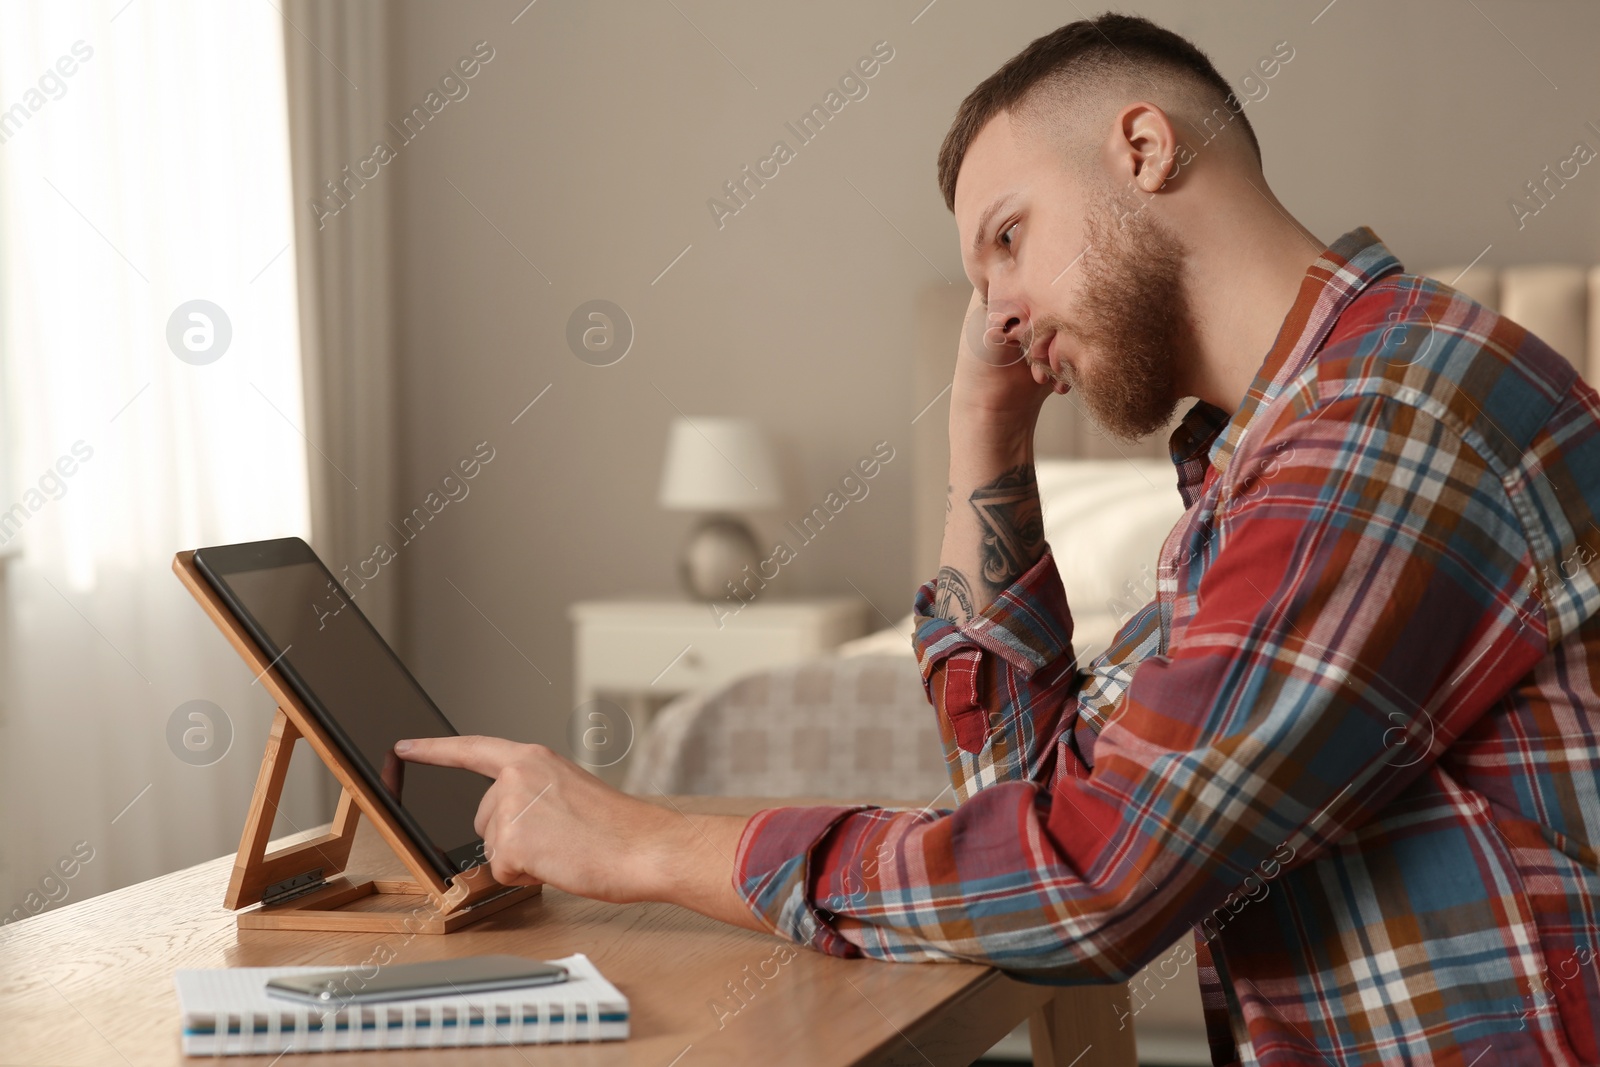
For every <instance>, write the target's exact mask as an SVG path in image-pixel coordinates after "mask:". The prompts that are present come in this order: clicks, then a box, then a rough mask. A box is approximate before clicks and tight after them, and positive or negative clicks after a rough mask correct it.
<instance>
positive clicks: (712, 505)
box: [660, 415, 783, 511]
mask: <svg viewBox="0 0 1600 1067" xmlns="http://www.w3.org/2000/svg"><path fill="white" fill-rule="evenodd" d="M782 500H783V492H782V488H781V486H780V485H779V484H778V464H777V462H776V461H775V460H774V458H773V455H772V446H771V444H770V443H769V442H768V441H767V436H766V434H764V433H762V432H761V428H760V427H759V426H757V425H756V424H755V423H754V422H751V421H750V420H749V419H735V418H721V417H717V416H712V415H696V416H694V417H693V418H678V419H674V420H673V423H672V429H671V431H670V432H669V433H668V434H667V462H666V465H665V466H664V467H663V468H662V471H661V498H660V502H661V506H662V507H664V508H669V509H671V510H673V511H761V510H763V509H766V508H775V507H777V506H778V505H779V504H780V503H781V502H782Z"/></svg>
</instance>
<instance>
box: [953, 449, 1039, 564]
mask: <svg viewBox="0 0 1600 1067" xmlns="http://www.w3.org/2000/svg"><path fill="white" fill-rule="evenodd" d="M968 499H969V500H970V501H971V502H972V508H973V510H974V511H976V512H977V513H978V524H979V526H980V527H981V529H982V543H981V545H980V547H979V556H978V558H979V562H980V564H981V566H982V575H981V576H982V578H983V580H984V581H985V582H987V583H989V584H990V585H992V586H994V587H995V588H996V590H997V591H998V590H1000V589H1004V588H1005V587H1006V586H1008V585H1010V584H1011V583H1012V582H1014V581H1016V580H1017V579H1018V578H1020V577H1021V576H1022V573H1023V572H1024V571H1026V570H1027V569H1028V568H1029V567H1031V566H1033V564H1034V563H1035V562H1036V561H1037V560H1038V559H1039V557H1040V556H1041V555H1042V554H1043V550H1044V514H1043V512H1041V511H1040V510H1039V480H1038V476H1037V475H1036V474H1035V473H1034V469H1033V464H1032V463H1019V464H1017V465H1016V466H1015V467H1012V468H1011V469H1010V470H1008V471H1006V472H1004V473H1003V474H1001V475H1000V477H998V478H996V479H995V480H994V481H992V482H990V483H989V484H988V485H980V486H979V487H978V488H976V489H974V490H973V491H972V495H971V496H970V497H968Z"/></svg>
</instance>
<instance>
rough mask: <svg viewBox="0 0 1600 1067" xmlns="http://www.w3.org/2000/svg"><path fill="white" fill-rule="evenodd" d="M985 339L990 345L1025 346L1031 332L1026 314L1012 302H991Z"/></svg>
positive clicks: (1002, 300) (1018, 305)
mask: <svg viewBox="0 0 1600 1067" xmlns="http://www.w3.org/2000/svg"><path fill="white" fill-rule="evenodd" d="M987 326H988V328H987V330H986V334H985V339H986V340H987V341H988V342H989V343H990V344H992V345H997V346H998V345H1022V346H1024V347H1026V346H1027V343H1028V339H1029V337H1030V336H1031V334H1032V330H1031V328H1030V326H1029V323H1028V315H1027V312H1026V311H1024V310H1023V307H1022V305H1021V304H1018V303H1017V302H1016V301H1014V300H1005V299H1000V300H991V301H990V302H989V308H988V320H987Z"/></svg>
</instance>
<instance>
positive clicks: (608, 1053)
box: [0, 797, 1134, 1067]
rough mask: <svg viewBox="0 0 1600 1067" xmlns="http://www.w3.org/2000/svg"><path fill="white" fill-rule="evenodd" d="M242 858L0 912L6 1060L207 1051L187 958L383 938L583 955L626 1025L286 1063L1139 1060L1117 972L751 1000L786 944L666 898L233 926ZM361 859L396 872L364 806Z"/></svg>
mask: <svg viewBox="0 0 1600 1067" xmlns="http://www.w3.org/2000/svg"><path fill="white" fill-rule="evenodd" d="M677 803H678V804H679V805H680V806H681V807H682V808H683V809H685V810H693V811H716V812H728V813H753V812H754V811H756V810H758V809H759V808H761V807H765V806H768V805H770V804H772V803H774V802H773V801H762V800H751V799H722V798H710V797H692V798H691V797H685V798H678V800H677ZM784 803H793V801H784ZM311 832H312V833H315V832H317V831H311ZM232 862H233V857H232V856H231V855H229V856H224V857H222V858H220V859H216V860H212V861H210V862H209V863H203V864H200V865H199V866H196V867H190V868H189V869H187V870H183V871H178V872H175V873H173V874H169V875H166V876H164V877H161V878H155V879H152V880H150V881H148V882H142V883H140V884H138V885H134V886H129V887H127V888H126V889H120V890H117V891H115V892H112V893H106V894H104V895H102V896H99V897H95V898H92V899H90V900H86V901H83V902H81V903H77V904H71V905H68V906H67V907H64V908H61V909H60V910H58V911H51V912H46V913H45V914H43V915H40V916H37V917H35V918H32V919H26V920H24V921H22V922H19V923H13V924H11V925H9V926H5V927H0V1063H5V1064H56V1065H79V1064H81V1065H84V1067H101V1065H105V1064H128V1065H130V1067H144V1065H146V1064H172V1063H184V1062H198V1060H194V1061H186V1060H185V1058H184V1056H183V1054H182V1052H181V1047H180V1041H179V1032H178V1001H177V995H176V994H175V993H174V991H173V986H172V972H173V971H174V970H176V969H177V968H179V967H263V966H275V965H285V966H293V965H305V964H312V965H328V966H342V965H352V964H359V963H362V962H364V961H368V960H370V959H372V957H373V954H374V952H375V951H378V950H379V946H382V945H386V946H388V947H389V948H390V949H391V950H392V951H393V952H394V953H395V959H396V961H398V962H408V963H409V962H415V961H420V960H429V959H438V958H440V957H444V956H465V955H474V954H479V953H489V952H511V953H516V954H520V955H528V956H535V957H546V958H553V957H557V956H566V955H570V954H571V953H574V952H583V953H586V954H587V955H588V956H589V958H590V959H592V960H593V961H594V962H595V964H596V965H597V966H598V967H599V968H600V971H601V973H602V974H604V975H605V976H606V977H607V978H608V979H610V980H611V981H612V982H613V983H614V984H615V985H616V986H617V987H618V988H619V989H621V990H622V992H623V993H624V994H626V995H627V997H628V1001H629V1005H630V1008H631V1012H632V1036H631V1037H630V1038H629V1039H628V1040H626V1041H613V1042H606V1043H602V1044H583V1045H543V1046H538V1045H518V1046H502V1047H498V1048H474V1049H416V1050H404V1051H390V1052H381V1053H380V1052H366V1053H362V1052H338V1053H326V1054H305V1055H294V1056H288V1057H284V1058H283V1061H282V1065H281V1067H301V1065H303V1064H305V1065H309V1064H311V1063H328V1064H331V1065H335V1067H359V1065H361V1064H364V1063H368V1062H372V1063H378V1062H382V1063H384V1064H389V1065H392V1067H402V1065H420V1064H470V1065H472V1067H490V1065H501V1064H504V1065H517V1067H528V1065H530V1064H541V1065H543V1064H550V1065H560V1067H568V1065H571V1067H580V1065H581V1067H611V1065H623V1064H628V1065H638V1067H703V1065H711V1064H730V1065H737V1067H749V1065H751V1064H758V1065H762V1067H775V1065H778V1064H804V1065H807V1067H813V1065H816V1067H826V1065H834V1064H838V1065H843V1064H907V1065H910V1064H916V1065H925V1067H926V1065H940V1067H942V1065H944V1064H966V1063H969V1062H971V1061H972V1060H973V1059H975V1058H977V1057H979V1056H981V1055H982V1054H983V1053H984V1052H985V1051H987V1050H988V1049H989V1047H990V1046H991V1045H993V1044H994V1042H996V1041H998V1040H999V1039H1000V1038H1001V1037H1003V1036H1004V1035H1005V1034H1006V1033H1008V1032H1009V1031H1010V1030H1011V1029H1012V1027H1014V1026H1015V1025H1016V1024H1017V1023H1018V1022H1020V1021H1021V1020H1022V1019H1024V1018H1028V1017H1030V1016H1032V1017H1033V1026H1032V1029H1033V1033H1034V1055H1035V1063H1038V1064H1052V1065H1057V1067H1067V1065H1069V1064H1072V1065H1074V1067H1111V1065H1115V1067H1131V1065H1132V1064H1133V1063H1134V1052H1133V1030H1132V1028H1131V1027H1129V1028H1128V1029H1126V1030H1122V1031H1120V1032H1119V1031H1118V1029H1117V1026H1116V1020H1117V1018H1118V1017H1119V1012H1118V1010H1117V1008H1116V1005H1117V1004H1118V1003H1119V1002H1120V1004H1121V1005H1123V1008H1122V1010H1123V1011H1126V1004H1127V990H1126V988H1124V987H1122V986H1115V987H1072V988H1056V987H1048V986H1038V985H1029V984H1026V983H1022V982H1016V981H1013V980H1012V979H1009V978H1007V977H1005V976H1004V975H1001V974H1000V973H999V972H997V971H994V970H992V969H990V968H987V967H982V966H977V965H974V964H943V963H928V964H895V963H881V962H877V961H873V960H860V959H858V960H842V959H837V958H834V957H830V956H825V955H823V954H821V953H818V952H813V951H810V950H797V951H796V953H795V955H794V957H793V958H792V959H790V960H789V961H788V962H787V963H783V964H781V966H778V974H777V976H776V977H774V978H771V979H768V980H767V981H766V983H765V984H764V985H762V986H760V987H754V986H752V988H754V992H753V993H749V994H746V997H747V1003H744V1004H743V1006H740V1002H739V1001H735V1000H733V999H731V997H730V991H729V989H730V987H729V983H735V984H738V983H739V982H741V981H742V980H743V979H744V978H745V977H746V976H745V972H744V968H745V967H746V966H747V965H748V966H749V967H750V973H751V974H754V973H756V972H757V969H758V965H759V964H762V963H763V962H764V961H771V962H767V963H766V966H765V971H766V973H771V971H772V969H773V967H774V966H777V964H776V961H774V960H773V955H774V952H775V950H777V949H778V948H779V947H780V945H781V944H782V942H779V941H778V940H776V939H775V938H772V937H770V936H767V935H764V934H757V933H753V932H751V931H748V930H742V929H737V928H735V927H730V926H725V925H723V924H721V923H717V922H713V921H712V920H710V919H705V918H702V917H700V916H699V915H696V914H694V913H693V912H689V911H685V910H683V909H681V908H677V907H674V906H671V905H667V904H639V905H627V906H621V905H614V904H602V903H598V902H595V901H591V900H585V899H583V898H581V897H574V896H570V895H568V894H566V893H562V892H560V891H558V890H555V889H551V888H549V887H548V886H547V887H546V888H545V890H544V892H543V893H542V894H541V895H540V896H537V897H534V898H532V899H530V900H528V901H526V902H524V903H521V904H518V905H515V906H513V907H511V908H509V909H507V910H506V911H503V912H501V913H499V914H498V915H492V916H490V917H488V918H486V919H484V920H482V921H481V922H478V923H475V924H473V925H472V926H470V927H468V928H466V929H465V930H461V931H459V932H457V933H453V934H449V935H444V936H440V935H422V934H419V935H412V936H407V935H404V934H312V933H301V932H291V931H263V930H246V931H240V930H236V929H235V927H234V916H233V913H232V912H230V911H228V910H227V909H226V908H224V907H223V906H222V895H223V891H224V889H225V888H226V886H227V881H228V872H229V869H230V866H231V864H232ZM351 870H352V871H353V872H357V873H372V874H385V873H388V872H398V871H399V864H398V862H397V861H396V860H394V858H393V857H392V855H391V854H390V853H389V852H388V851H387V850H386V849H384V847H383V845H382V843H381V841H380V840H379V839H378V837H377V835H376V834H375V833H373V832H372V831H371V830H370V828H369V827H368V825H367V824H366V823H365V822H363V823H362V824H361V832H360V834H359V836H358V839H357V841H356V845H355V850H354V853H353V855H352V859H351ZM717 1004H721V1005H722V1006H723V1007H722V1010H721V1011H719V1010H718V1009H717V1007H716V1005H717ZM736 1007H737V1008H738V1010H737V1012H734V1008H736ZM229 1059H230V1060H231V1061H232V1062H238V1063H240V1064H258V1065H264V1064H270V1063H272V1062H273V1058H272V1057H269V1056H252V1057H242V1056H241V1057H230V1058H229ZM217 1062H223V1061H217Z"/></svg>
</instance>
